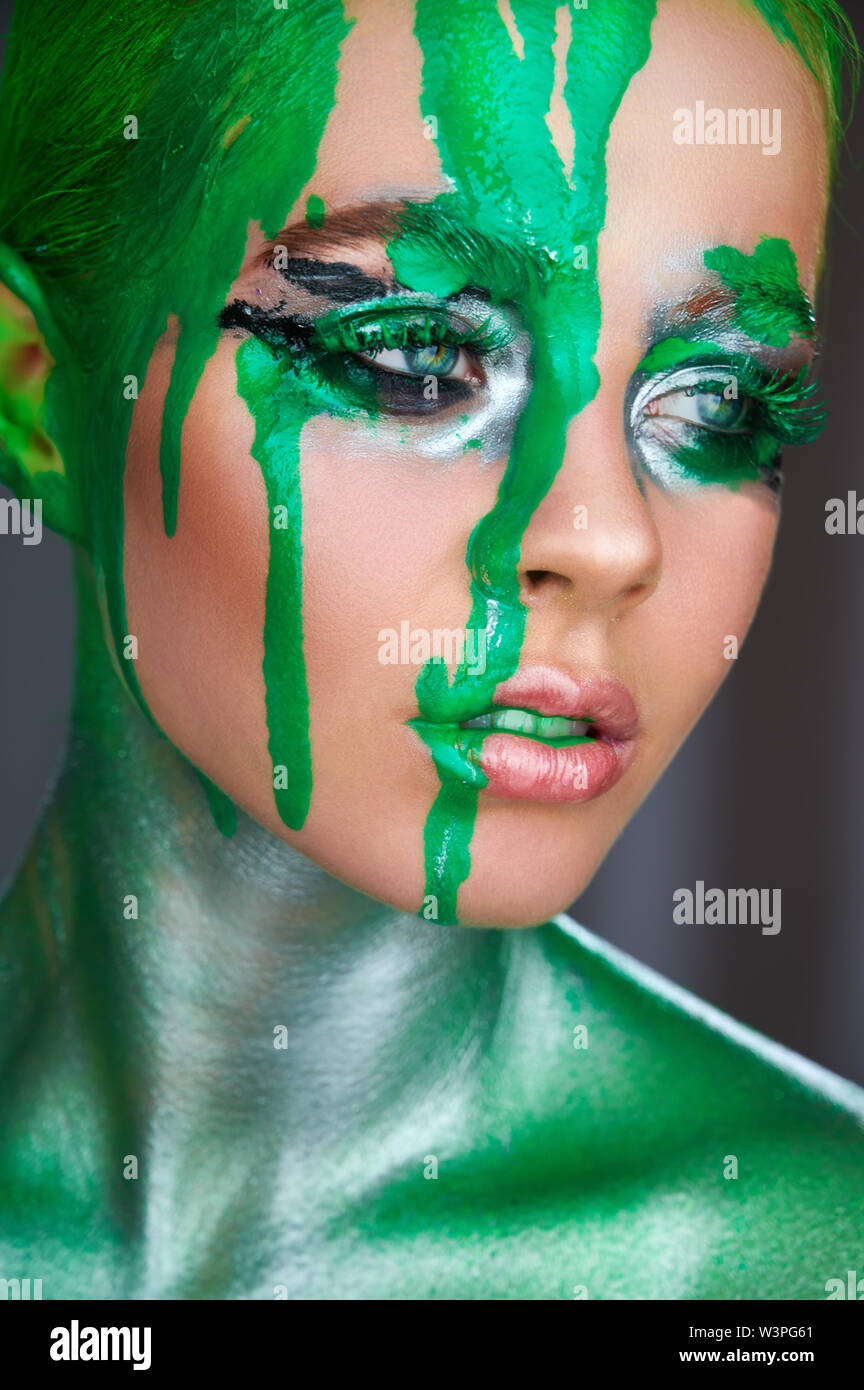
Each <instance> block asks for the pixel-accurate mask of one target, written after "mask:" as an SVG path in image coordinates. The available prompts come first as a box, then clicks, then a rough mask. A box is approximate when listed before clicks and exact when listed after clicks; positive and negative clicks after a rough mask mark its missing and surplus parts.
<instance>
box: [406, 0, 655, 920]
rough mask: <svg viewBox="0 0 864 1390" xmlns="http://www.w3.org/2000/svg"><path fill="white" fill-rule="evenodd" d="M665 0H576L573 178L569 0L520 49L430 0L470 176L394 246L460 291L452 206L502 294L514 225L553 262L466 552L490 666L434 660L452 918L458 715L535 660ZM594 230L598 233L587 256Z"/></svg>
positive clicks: (444, 880) (437, 73)
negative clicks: (557, 520) (608, 226)
mask: <svg viewBox="0 0 864 1390" xmlns="http://www.w3.org/2000/svg"><path fill="white" fill-rule="evenodd" d="M654 8H655V7H654V5H653V4H652V3H646V2H645V0H625V2H624V3H621V0H616V3H611V0H606V3H604V0H594V3H592V5H591V8H590V9H588V10H584V9H578V10H577V9H570V10H569V11H568V14H569V20H570V24H571V28H572V39H571V43H570V45H569V50H568V53H567V60H566V61H567V82H566V86H565V89H564V98H565V101H566V104H567V108H568V110H569V112H570V117H571V120H572V123H573V127H574V129H575V131H576V142H575V164H574V167H573V170H572V173H571V174H570V178H569V181H568V178H567V177H566V176H565V172H564V168H563V165H562V160H561V157H560V155H559V153H558V151H557V150H556V148H555V147H554V145H553V143H552V138H551V134H550V131H549V127H548V126H547V124H546V119H545V118H546V112H547V111H548V109H549V104H550V99H551V97H552V93H553V90H554V87H555V62H554V56H553V43H554V41H555V34H556V17H558V14H559V11H560V10H561V7H560V6H559V5H558V4H557V3H555V0H531V3H526V2H524V0H514V3H513V6H512V9H513V15H514V20H515V23H516V26H517V28H518V30H519V33H520V35H521V37H522V40H523V45H522V56H521V57H519V56H517V55H516V53H515V51H514V48H513V44H512V42H511V38H510V34H509V33H508V31H507V28H506V26H505V24H504V22H503V20H502V19H501V16H500V14H499V11H498V6H497V4H496V3H494V0H453V3H451V4H449V5H448V6H446V7H445V8H442V7H441V5H440V4H439V3H437V0H418V5H417V18H416V26H415V32H416V34H417V38H418V40H419V43H420V46H421V48H422V51H423V60H424V61H423V94H422V109H423V114H424V116H431V117H434V118H435V120H436V121H437V128H438V147H439V151H440V155H441V159H442V163H443V166H444V171H445V173H446V174H448V175H449V176H450V177H451V178H452V179H453V180H454V183H455V187H456V190H457V191H456V192H455V193H453V194H446V195H444V196H443V197H442V198H439V199H438V200H437V201H436V203H434V204H431V205H427V207H426V208H424V209H417V208H415V209H412V211H411V214H410V217H408V218H406V219H405V221H404V223H403V228H404V230H403V231H402V234H401V236H399V237H397V238H395V239H394V242H393V243H392V244H391V247H390V254H391V259H392V260H393V263H394V265H395V266H396V269H397V274H398V275H399V278H400V280H403V283H407V284H408V285H410V287H411V288H413V289H418V290H427V291H429V292H431V293H452V292H453V291H454V290H455V289H458V288H461V287H462V285H464V284H465V283H466V281H467V274H468V273H467V270H462V271H461V273H460V261H463V260H464V261H466V263H467V260H468V258H469V257H468V255H464V256H459V255H455V256H454V255H453V254H449V255H447V254H443V255H442V253H441V250H440V248H439V247H436V244H435V236H434V233H433V232H432V230H431V228H430V226H429V219H433V218H434V217H435V216H436V214H437V213H439V212H445V213H446V214H447V215H448V216H449V217H451V218H453V219H454V220H456V221H458V222H459V223H461V226H462V228H463V236H464V239H465V242H466V245H467V246H468V250H469V252H470V229H471V228H472V227H476V228H477V229H478V231H480V232H482V233H483V234H484V235H485V236H487V237H493V238H498V239H499V240H500V243H501V247H502V251H501V255H500V256H499V257H498V258H497V259H495V258H493V259H492V260H490V262H489V263H488V265H487V266H486V267H485V272H484V276H483V280H482V281H480V280H478V276H477V273H476V266H472V271H473V273H472V274H471V281H472V283H474V284H478V283H479V284H481V287H483V288H485V289H487V290H488V291H489V293H490V295H491V297H492V299H493V301H497V302H500V300H502V299H503V298H505V297H506V296H508V295H512V294H513V286H514V273H513V262H514V255H513V252H512V245H513V240H514V236H517V237H520V238H523V239H527V242H528V244H529V246H530V247H531V248H533V252H534V264H535V265H536V267H537V268H538V273H537V274H536V276H530V275H529V276H528V277H527V283H524V284H523V285H522V286H521V290H522V294H521V296H520V300H519V308H520V310H521V311H522V313H523V315H524V318H525V321H526V326H527V328H528V330H529V332H530V333H531V338H532V342H533V344H534V351H533V360H532V379H533V386H532V390H531V394H530V397H529V399H528V402H527V404H526V406H525V408H524V410H523V411H522V413H521V416H520V418H519V420H518V422H517V425H516V429H515V432H514V437H513V444H512V448H511V451H510V455H509V458H508V461H507V467H506V471H505V473H504V477H503V478H502V481H501V484H500V487H499V491H498V497H497V500H496V503H495V506H494V507H493V508H492V511H491V512H489V513H488V514H487V515H486V516H485V517H483V518H482V519H481V520H480V522H479V523H478V524H477V526H476V527H475V529H474V532H473V534H472V535H471V538H470V540H469V544H468V549H467V555H466V563H467V566H468V570H469V574H470V590H471V599H472V607H471V615H470V619H469V624H468V626H469V627H470V628H472V629H474V630H475V631H477V632H483V633H485V636H486V652H487V664H486V671H485V674H484V675H483V676H482V677H477V676H473V675H472V674H471V673H470V672H469V670H468V667H467V665H466V664H465V663H463V664H462V665H460V666H459V667H458V668H457V670H456V672H455V673H454V676H453V680H452V682H450V681H449V680H448V673H447V670H446V667H445V666H444V665H443V663H441V662H430V663H429V664H427V665H426V666H425V667H424V668H423V670H422V671H421V672H420V675H419V677H418V680H417V686H416V692H417V700H418V705H419V708H420V714H421V720H420V721H419V722H418V723H415V727H417V728H418V732H419V733H420V734H421V736H422V737H423V738H424V739H425V741H426V742H427V744H428V746H429V747H430V750H431V751H432V754H433V758H434V759H435V764H436V768H437V769H438V772H439V776H440V777H441V790H440V792H439V794H438V796H437V797H436V800H435V803H434V805H433V807H432V809H431V811H430V813H429V817H428V820H427V823H426V831H425V846H426V891H427V895H428V894H430V893H437V894H439V896H440V904H439V906H440V910H441V917H442V920H453V921H455V920H456V901H457V895H458V889H459V886H460V884H461V883H463V882H464V880H465V878H466V877H467V875H468V873H469V871H470V853H469V848H470V842H471V837H472V834H473V826H474V818H475V813H476V803H477V792H476V790H475V789H474V788H475V786H476V781H475V778H476V766H475V765H474V764H473V763H472V761H471V757H470V756H469V755H470V754H471V753H472V752H473V751H474V750H475V744H474V742H473V741H471V742H468V741H466V740H460V739H458V738H457V740H456V744H455V751H454V750H453V749H451V754H450V755H448V757H447V758H446V759H445V758H443V757H442V756H441V737H440V731H441V727H442V725H447V724H449V725H450V726H451V727H452V725H453V724H458V723H459V721H460V720H461V719H463V718H466V717H468V715H469V714H470V713H473V712H475V711H476V709H477V706H478V704H480V705H482V704H489V703H491V699H492V695H493V694H494V691H495V688H496V687H497V686H498V685H499V684H500V683H501V681H503V680H506V679H507V678H508V677H509V676H510V675H512V674H513V672H514V671H515V670H516V667H517V665H518V662H519V655H520V652H521V649H522V642H523V638H524V634H525V622H526V617H527V614H526V609H525V607H524V605H523V604H522V602H521V598H520V584H519V575H518V565H519V557H520V550H521V542H522V536H523V534H524V532H525V529H526V527H527V525H528V523H529V521H530V519H531V516H532V515H533V513H534V511H535V509H536V508H537V506H538V504H539V503H540V502H541V501H542V499H543V497H544V496H545V495H546V493H547V492H548V490H549V488H550V487H551V485H552V482H553V480H554V478H555V475H556V473H557V472H558V469H559V467H560V465H561V461H562V459H563V455H564V446H565V439H566V433H567V427H568V425H569V422H570V420H571V419H572V418H573V416H575V415H576V414H578V412H579V411H580V410H582V409H583V408H584V406H585V405H587V404H588V403H589V401H591V400H592V399H593V397H594V395H595V394H596V391H597V388H598V385H599V376H598V373H597V369H596V367H595V365H594V361H593V355H594V353H595V351H596V348H597V341H598V337H599V331H600V312H601V311H600V297H599V291H598V287H597V279H596V273H595V271H594V269H593V267H596V264H597V239H598V236H599V233H600V231H601V229H602V226H603V223H604V220H605V212H606V171H605V150H606V142H607V139H608V135H609V127H610V124H611V121H612V118H613V116H614V115H615V112H616V111H617V109H618V106H619V103H620V101H621V98H622V96H623V94H624V92H625V90H626V88H627V85H628V83H629V82H630V80H631V78H632V76H633V74H634V73H635V72H636V71H637V70H638V69H639V68H640V67H641V66H642V65H643V63H644V62H645V61H646V60H647V58H648V54H649V50H650V27H651V22H652V20H653V17H654ZM424 222H425V225H424ZM508 246H509V247H510V248H511V249H510V251H509V253H508V250H507V248H508ZM580 247H587V249H588V255H587V258H586V257H585V256H584V255H582V254H581V253H580V252H579V250H578V248H580ZM516 259H518V258H516ZM586 259H587V267H590V268H587V267H586V264H585V262H586ZM469 793H470V795H469ZM445 908H446V909H447V911H446V913H445V910H444V909H445Z"/></svg>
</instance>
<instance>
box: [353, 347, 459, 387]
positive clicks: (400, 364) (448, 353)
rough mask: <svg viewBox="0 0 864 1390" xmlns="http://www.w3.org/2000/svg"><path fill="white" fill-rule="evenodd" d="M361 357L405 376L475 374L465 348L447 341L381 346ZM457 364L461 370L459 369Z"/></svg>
mask: <svg viewBox="0 0 864 1390" xmlns="http://www.w3.org/2000/svg"><path fill="white" fill-rule="evenodd" d="M357 356H358V357H360V358H361V359H362V360H363V361H366V362H371V363H373V364H374V365H375V366H376V367H378V368H379V370H381V371H385V372H398V373H401V374H402V375H404V376H440V377H454V376H455V377H459V378H460V379H461V380H466V379H468V378H469V377H470V375H471V373H470V371H469V369H468V360H467V357H466V354H465V353H464V351H463V350H462V349H461V348H458V347H453V346H451V345H449V344H447V343H428V344H427V345H425V346H423V347H416V348H412V347H404V348H380V349H379V350H378V351H377V352H363V353H358V354H357ZM457 367H458V368H459V369H460V370H459V371H458V372H457V370H456V368H457Z"/></svg>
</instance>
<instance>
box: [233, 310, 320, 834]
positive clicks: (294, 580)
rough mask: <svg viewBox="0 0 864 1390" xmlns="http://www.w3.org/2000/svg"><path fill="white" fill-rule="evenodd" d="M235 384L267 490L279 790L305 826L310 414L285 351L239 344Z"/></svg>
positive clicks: (267, 632)
mask: <svg viewBox="0 0 864 1390" xmlns="http://www.w3.org/2000/svg"><path fill="white" fill-rule="evenodd" d="M237 388H238V391H239V393H240V395H241V396H242V397H243V399H244V400H245V401H246V402H247V404H248V406H249V408H250V410H251V412H252V415H253V417H254V419H255V440H254V443H253V445H252V456H253V458H255V459H256V460H257V461H258V463H260V465H261V473H262V476H263V478H264V483H265V486H266V489H267V512H268V517H269V523H270V525H269V531H270V565H269V569H268V572H267V597H266V612H265V619H264V685H265V692H266V704H267V728H268V730H269V749H270V757H271V761H272V764H273V796H274V800H275V802H276V808H277V810H278V812H279V816H280V817H281V819H282V820H283V821H284V823H285V824H286V825H288V826H291V828H292V829H294V830H299V829H300V827H301V826H302V825H303V822H304V821H305V819H306V815H307V813H308V811H309V802H310V799H311V796H312V752H311V747H310V743H309V693H308V689H307V685H306V663H305V659H304V655H303V546H302V539H301V533H302V502H301V497H300V431H301V430H302V428H303V425H304V423H305V421H306V419H307V418H309V417H308V415H307V412H306V410H305V409H304V405H305V402H303V398H302V393H300V392H298V391H297V390H296V388H295V386H294V380H293V377H292V376H291V373H290V369H289V366H288V363H287V361H286V359H285V358H279V357H277V356H274V354H273V352H272V351H271V350H270V348H269V347H267V346H266V345H265V344H264V343H262V342H260V341H259V340H258V339H256V338H248V339H247V340H246V341H245V342H244V343H242V344H241V345H240V347H239V349H238V351H237Z"/></svg>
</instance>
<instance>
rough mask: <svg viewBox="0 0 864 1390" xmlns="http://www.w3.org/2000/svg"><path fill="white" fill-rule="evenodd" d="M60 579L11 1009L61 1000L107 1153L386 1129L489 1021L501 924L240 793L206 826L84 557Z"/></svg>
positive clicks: (423, 1098)
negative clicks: (448, 924) (44, 803)
mask: <svg viewBox="0 0 864 1390" xmlns="http://www.w3.org/2000/svg"><path fill="white" fill-rule="evenodd" d="M79 595H80V636H79V675H78V684H77V692H76V699H75V706H74V714H73V721H72V732H71V738H70V745H69V750H68V754H67V758H66V762H65V765H64V768H63V771H62V773H61V776H60V780H59V782H58V785H57V788H56V791H55V794H54V796H53V798H52V800H51V802H50V804H49V806H48V808H47V810H46V812H45V814H44V816H43V818H42V820H41V822H40V825H39V829H38V831H37V835H36V839H35V841H34V843H33V846H32V848H31V851H30V854H29V856H28V859H27V861H26V863H25V865H24V868H23V869H22V872H21V874H20V875H19V878H18V880H17V882H16V884H15V886H14V888H13V890H12V893H11V894H10V896H9V898H7V901H6V904H5V906H4V909H3V914H2V923H3V926H4V934H5V937H6V941H7V943H10V942H11V943H13V950H15V944H14V943H17V952H16V954H17V957H18V962H19V967H18V968H19V972H20V973H21V974H22V977H23V980H24V989H23V990H22V992H21V995H20V1002H21V1007H22V1009H23V1010H24V1011H25V1012H26V1011H27V1010H28V1009H29V1008H35V1007H37V1001H40V1000H41V1001H43V1005H42V1006H43V1007H44V1001H45V1000H46V999H51V1000H53V1001H55V1003H56V1004H57V1005H59V1008H60V1009H61V1010H62V1012H63V1019H64V1025H63V1029H64V1037H66V1038H67V1039H68V1036H69V1033H70V1030H71V1031H72V1033H74V1035H75V1036H76V1037H77V1038H79V1039H80V1040H81V1041H82V1045H83V1046H84V1047H85V1049H86V1054H85V1055H86V1056H87V1058H88V1059H89V1060H88V1066H92V1072H91V1075H92V1079H93V1086H94V1089H100V1090H101V1091H103V1092H110V1095H111V1097H112V1100H111V1105H112V1107H113V1109H112V1113H111V1115H110V1116H105V1117H104V1122H105V1123H107V1124H108V1125H109V1127H110V1128H111V1129H113V1131H114V1133H115V1134H116V1136H117V1142H118V1143H119V1144H120V1145H122V1147H121V1148H120V1150H119V1152H120V1153H121V1154H123V1153H133V1154H140V1153H141V1150H142V1148H147V1147H148V1146H149V1145H152V1148H153V1162H154V1163H156V1162H160V1163H170V1162H172V1161H175V1162H176V1161H177V1156H178V1155H180V1154H181V1153H184V1152H187V1153H188V1145H189V1144H191V1142H192V1139H193V1136H194V1137H196V1138H197V1139H198V1140H199V1141H200V1140H201V1138H202V1135H204V1136H212V1135H214V1134H216V1133H217V1132H218V1133H219V1135H220V1143H221V1144H222V1145H223V1149H224V1146H225V1145H228V1146H231V1145H232V1144H234V1141H235V1140H236V1141H237V1147H238V1151H239V1150H240V1149H242V1147H243V1145H244V1144H245V1145H246V1151H247V1152H248V1151H249V1148H250V1145H249V1135H250V1126H253V1127H255V1129H256V1131H257V1132H258V1135H257V1137H258V1138H260V1140H261V1143H262V1144H263V1146H264V1149H266V1150H267V1151H269V1150H270V1149H271V1148H272V1151H273V1153H274V1155H275V1154H276V1153H277V1152H281V1153H282V1154H284V1153H285V1151H286V1149H291V1148H292V1147H293V1148H295V1149H296V1150H297V1151H300V1152H302V1153H304V1154H310V1153H312V1152H318V1153H320V1151H321V1148H322V1147H326V1146H328V1145H330V1144H332V1143H333V1142H334V1141H335V1140H337V1139H338V1138H340V1137H341V1138H343V1139H344V1137H345V1136H346V1133H347V1132H348V1131H349V1130H350V1132H352V1133H357V1132H361V1131H363V1130H364V1129H366V1128H367V1127H371V1128H372V1129H373V1130H375V1131H380V1132H382V1133H386V1134H387V1135H388V1137H392V1135H393V1134H394V1132H395V1131H394V1124H395V1120H396V1118H397V1117H398V1119H399V1123H400V1125H401V1124H403V1123H404V1121H405V1119H406V1116H407V1115H408V1114H409V1113H413V1112H414V1111H418V1110H419V1109H420V1108H421V1107H423V1106H425V1105H427V1104H428V1103H429V1101H428V1097H429V1096H430V1094H431V1093H432V1092H433V1091H434V1092H436V1093H438V1094H439V1095H440V1090H441V1086H442V1084H444V1085H446V1084H447V1081H448V1080H453V1079H454V1078H455V1075H456V1074H457V1073H458V1072H459V1071H460V1069H461V1068H463V1067H464V1064H465V1060H466V1057H469V1056H472V1055H475V1054H476V1049H477V1047H478V1046H480V1047H482V1046H483V1042H484V1039H485V1038H487V1037H488V1036H490V1035H491V1031H492V1029H493V1027H494V1023H495V1019H496V1016H497V1010H498V1006H499V1001H500V994H501V989H502V985H503V977H504V969H505V961H506V954H507V947H506V938H507V936H508V934H507V933H504V932H495V931H480V930H476V929H460V928H442V927H440V926H437V925H435V924H431V923H426V922H423V921H421V920H418V919H416V918H414V917H409V916H406V915H404V914H401V913H398V912H395V911H393V910H391V909H390V908H388V907H386V906H384V905H382V904H380V903H377V902H375V901H373V900H372V899H370V898H367V897H365V896H364V895H363V894H361V893H358V892H356V891H354V890H353V889H351V888H349V887H347V886H346V885H345V884H343V883H340V882H339V881H338V880H336V879H334V878H332V877H331V876H330V875H329V874H327V873H325V872H324V871H323V870H322V869H320V868H318V867H317V866H316V865H314V864H312V863H311V862H310V861H309V860H307V859H305V858H304V857H303V856H302V855H301V854H299V853H298V852H297V851H296V850H294V849H293V848H291V846H289V845H287V844H285V843H283V842H282V841H280V840H278V839H276V838H275V837H274V836H272V835H271V834H270V833H269V832H267V831H265V830H263V829H262V828H261V827H260V826H258V825H257V824H256V823H255V822H253V821H252V820H251V819H249V818H248V817H246V816H245V815H244V814H243V813H242V812H240V813H239V824H238V828H237V832H236V834H235V835H234V836H233V837H231V838H226V837H224V836H223V835H222V834H221V833H220V832H219V830H218V829H217V827H216V825H215V822H214V820H213V816H212V814H211V811H210V809H209V806H208V803H207V799H206V797H205V794H204V791H203V789H202V785H201V782H200V780H199V778H198V775H197V774H196V773H195V771H194V770H193V769H192V768H191V767H190V766H189V764H188V763H187V762H186V761H185V759H184V758H183V757H182V756H181V755H180V754H179V753H178V752H177V751H176V749H174V748H173V746H172V745H171V744H170V743H169V742H168V741H167V740H166V739H165V738H164V737H163V736H162V735H161V734H160V733H159V732H158V731H157V730H156V729H154V728H153V727H152V725H151V724H150V722H149V721H148V719H147V718H146V716H145V715H144V714H143V713H142V711H141V710H140V709H139V707H138V705H137V704H136V703H135V701H134V700H133V698H132V697H131V696H130V695H129V694H128V692H127V690H126V688H125V686H124V684H123V682H122V681H121V679H120V677H119V676H118V675H117V673H116V671H115V669H114V666H113V664H112V662H111V660H110V658H109V657H108V654H107V649H106V646H105V643H104V639H103V636H102V625H101V620H100V617H99V612H98V604H97V599H96V588H95V581H94V577H93V574H92V570H91V569H90V567H89V565H88V563H87V562H86V561H84V560H81V561H79ZM34 921H35V922H36V923H37V924H38V927H39V931H38V934H37V933H34V930H33V924H34ZM16 922H17V924H18V928H19V930H18V931H17V932H16ZM34 939H38V941H39V948H38V954H36V955H34V947H33V942H34ZM22 962H23V963H22ZM23 1016H24V1015H23V1014H22V1017H23ZM58 1031H59V1030H58ZM433 1078H434V1085H433ZM79 1084H80V1082H79ZM112 1122H113V1123H112ZM397 1128H398V1126H397ZM154 1136H158V1142H156V1140H155V1139H154ZM169 1139H170V1140H171V1142H168V1141H169ZM136 1146H137V1147H136ZM200 1147H201V1148H205V1147H206V1145H205V1144H201V1145H200ZM213 1147H214V1148H217V1147H218V1146H217V1145H214V1146H213ZM171 1155H173V1156H174V1158H173V1160H172V1158H171ZM255 1157H256V1162H257V1163H260V1162H261V1159H262V1149H261V1148H259V1149H258V1150H257V1151H256V1155H255ZM225 1161H226V1160H225V1156H224V1152H223V1154H222V1163H223V1165H224V1163H225ZM186 1163H187V1166H189V1167H191V1169H192V1170H193V1173H194V1172H195V1171H196V1168H197V1176H196V1178H195V1181H196V1183H197V1184H198V1187H199V1191H200V1162H199V1160H198V1159H197V1158H196V1160H195V1161H194V1162H191V1163H190V1161H189V1159H188V1157H187V1158H186Z"/></svg>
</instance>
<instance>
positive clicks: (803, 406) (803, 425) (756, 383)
mask: <svg viewBox="0 0 864 1390" xmlns="http://www.w3.org/2000/svg"><path fill="white" fill-rule="evenodd" d="M688 366H690V367H692V368H694V369H695V368H697V367H699V366H705V368H706V371H710V370H714V371H718V370H721V369H722V370H723V371H725V372H726V376H725V377H719V378H714V377H710V376H708V375H706V376H704V377H700V378H699V380H698V382H696V383H694V384H693V386H692V388H687V389H688V390H691V391H692V392H696V391H716V392H717V393H718V394H720V393H721V392H722V391H724V390H725V388H726V387H727V386H728V384H729V376H730V375H733V376H734V377H735V380H736V382H737V384H738V386H739V388H740V389H741V392H742V394H744V395H746V396H749V397H750V398H751V399H752V400H754V401H755V402H756V404H757V406H758V413H759V416H760V417H761V418H759V419H758V420H757V421H756V423H755V428H756V429H761V430H762V431H763V432H764V433H768V434H772V435H774V436H775V437H776V439H777V440H778V441H779V442H780V443H781V444H790V445H791V444H812V443H813V441H814V440H815V439H817V438H818V436H819V434H820V433H821V431H822V428H823V426H824V424H825V421H826V420H827V418H828V407H827V405H826V404H825V402H824V400H822V399H821V398H819V395H818V393H819V391H820V389H821V388H820V384H819V382H816V381H814V382H810V383H807V381H806V378H807V373H808V368H807V366H806V365H805V366H803V367H801V368H800V370H799V371H798V372H797V373H795V374H794V375H792V376H790V375H789V374H788V373H787V374H785V375H784V374H782V373H777V372H775V373H769V372H768V371H767V370H766V368H765V367H763V366H762V365H761V364H759V363H757V362H755V361H754V360H753V358H751V357H739V356H737V355H735V354H730V356H729V359H728V361H727V362H725V363H723V364H722V366H721V364H720V363H713V364H706V363H705V362H704V359H701V360H700V359H695V360H694V361H693V362H692V363H686V362H683V363H681V369H682V370H684V369H685V368H687V367H688ZM655 399H659V397H655ZM741 433H742V434H744V433H746V431H741ZM750 433H753V430H751V431H750Z"/></svg>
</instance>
